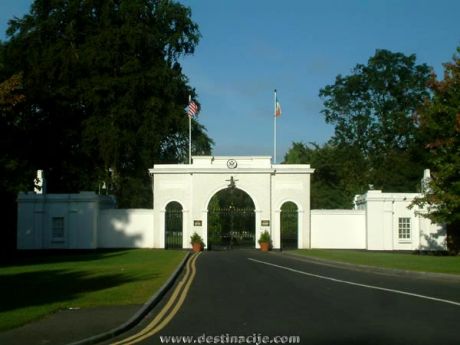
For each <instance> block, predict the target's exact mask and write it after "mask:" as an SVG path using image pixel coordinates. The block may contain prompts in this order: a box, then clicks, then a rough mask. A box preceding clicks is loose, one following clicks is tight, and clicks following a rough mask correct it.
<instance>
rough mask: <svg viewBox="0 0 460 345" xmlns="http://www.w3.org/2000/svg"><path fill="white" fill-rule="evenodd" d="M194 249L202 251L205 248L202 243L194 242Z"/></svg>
mask: <svg viewBox="0 0 460 345" xmlns="http://www.w3.org/2000/svg"><path fill="white" fill-rule="evenodd" d="M192 247H193V251H194V252H195V253H197V252H201V251H202V250H203V245H202V244H201V243H198V242H197V243H192Z"/></svg>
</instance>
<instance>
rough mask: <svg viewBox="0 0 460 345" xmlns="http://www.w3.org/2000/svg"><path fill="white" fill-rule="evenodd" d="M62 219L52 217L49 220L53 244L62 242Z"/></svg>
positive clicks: (63, 233) (63, 232)
mask: <svg viewBox="0 0 460 345" xmlns="http://www.w3.org/2000/svg"><path fill="white" fill-rule="evenodd" d="M64 235H65V231H64V217H53V218H52V220H51V237H52V241H53V242H57V243H59V242H64Z"/></svg>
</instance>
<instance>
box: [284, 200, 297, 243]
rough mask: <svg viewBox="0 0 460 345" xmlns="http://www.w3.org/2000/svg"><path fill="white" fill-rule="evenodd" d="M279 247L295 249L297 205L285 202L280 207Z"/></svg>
mask: <svg viewBox="0 0 460 345" xmlns="http://www.w3.org/2000/svg"><path fill="white" fill-rule="evenodd" d="M280 222H281V224H280V225H281V248H282V249H297V248H298V243H297V242H298V241H297V233H298V230H297V229H298V222H299V221H298V212H297V206H296V205H295V204H294V203H292V202H287V203H285V204H283V206H282V207H281V219H280Z"/></svg>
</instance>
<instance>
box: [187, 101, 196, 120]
mask: <svg viewBox="0 0 460 345" xmlns="http://www.w3.org/2000/svg"><path fill="white" fill-rule="evenodd" d="M187 114H188V117H190V118H192V117H193V116H195V115H196V114H198V105H197V104H196V103H195V102H194V101H192V100H191V101H190V102H189V104H188V107H187Z"/></svg>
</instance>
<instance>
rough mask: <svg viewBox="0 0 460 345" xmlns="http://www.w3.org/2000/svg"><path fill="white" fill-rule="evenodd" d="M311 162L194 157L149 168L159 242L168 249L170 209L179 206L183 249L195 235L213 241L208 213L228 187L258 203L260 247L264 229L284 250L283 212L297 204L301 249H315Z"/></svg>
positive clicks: (256, 211) (257, 157)
mask: <svg viewBox="0 0 460 345" xmlns="http://www.w3.org/2000/svg"><path fill="white" fill-rule="evenodd" d="M313 172H314V170H313V169H311V168H310V165H308V164H300V165H287V164H271V157H268V156H244V157H223V156H221V157H218V156H216V157H213V156H199V157H198V156H197V157H193V163H192V164H191V165H187V164H160V165H156V166H154V167H153V169H150V170H149V173H150V176H151V177H152V185H153V201H154V205H153V214H154V216H153V217H154V229H155V233H154V239H153V240H154V244H153V247H155V248H164V247H165V242H164V241H165V225H166V224H165V218H166V217H165V213H166V206H167V205H168V204H169V203H171V202H178V203H179V204H180V205H181V206H182V210H183V217H182V221H183V226H182V229H183V244H182V245H183V248H189V247H190V246H191V245H190V243H189V242H190V236H191V235H192V234H193V233H194V232H196V233H198V234H199V235H200V236H201V237H202V238H203V239H204V242H205V244H207V242H208V238H207V236H208V231H207V229H208V224H207V219H208V217H207V214H208V206H209V202H210V200H211V198H212V197H213V196H214V195H215V194H216V193H217V192H219V191H221V190H224V189H226V188H228V186H229V184H230V183H231V182H232V181H233V182H234V183H235V186H236V188H238V189H241V190H243V191H244V192H246V193H247V194H248V195H249V196H250V197H251V199H252V201H253V202H254V205H255V218H256V219H255V224H256V229H255V235H256V236H255V243H254V246H255V247H256V245H257V243H256V241H257V239H258V237H259V235H260V233H261V232H262V231H268V232H270V234H271V236H272V240H273V248H280V245H281V238H280V237H281V234H280V210H281V206H282V205H283V204H284V203H285V202H288V201H290V202H293V203H294V204H295V205H296V206H297V212H298V223H297V224H298V241H297V243H298V246H299V248H309V247H310V175H311V174H312V173H313Z"/></svg>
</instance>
